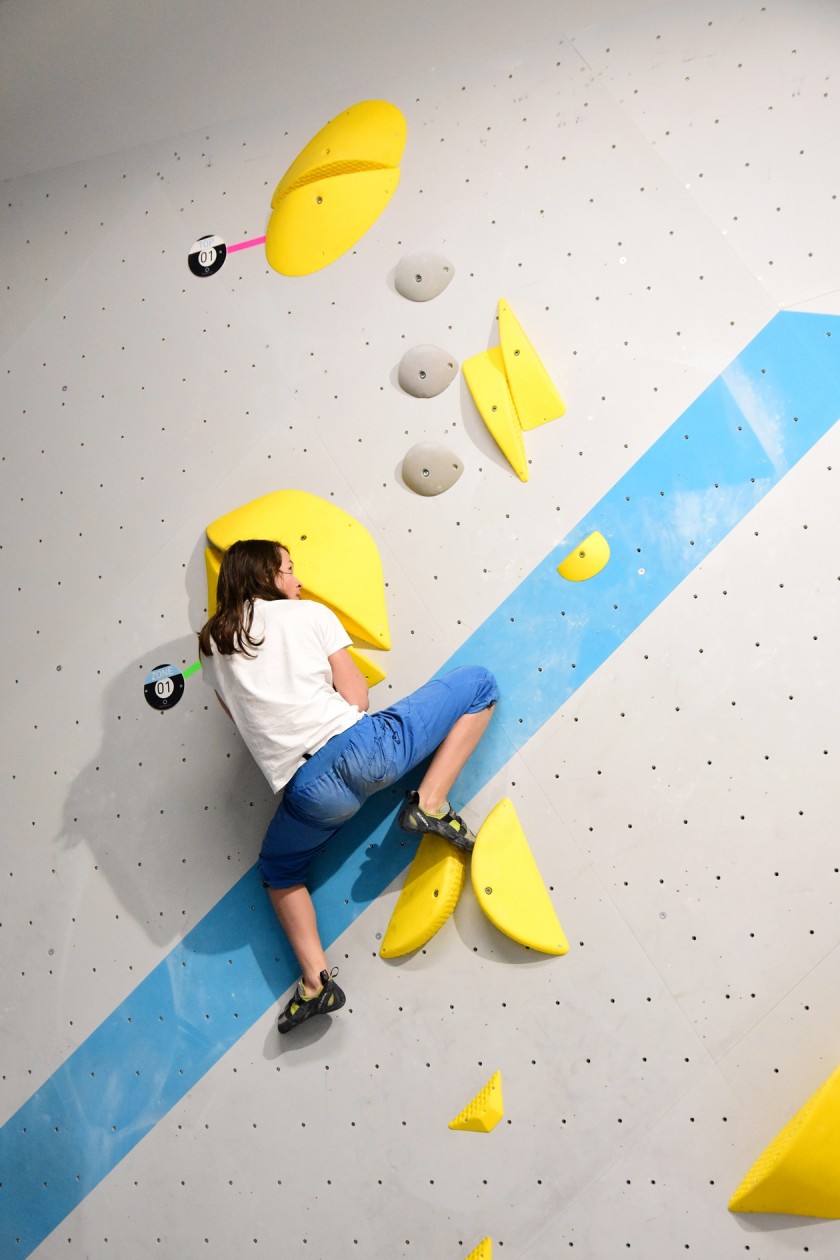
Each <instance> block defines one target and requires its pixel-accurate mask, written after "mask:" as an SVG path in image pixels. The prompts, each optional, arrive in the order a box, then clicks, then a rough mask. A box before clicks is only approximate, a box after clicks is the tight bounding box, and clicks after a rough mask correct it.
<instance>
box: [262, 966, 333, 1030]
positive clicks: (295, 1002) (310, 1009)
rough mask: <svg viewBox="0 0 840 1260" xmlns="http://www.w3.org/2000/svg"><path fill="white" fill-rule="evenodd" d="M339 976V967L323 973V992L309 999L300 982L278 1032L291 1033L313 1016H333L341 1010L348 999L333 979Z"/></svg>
mask: <svg viewBox="0 0 840 1260" xmlns="http://www.w3.org/2000/svg"><path fill="white" fill-rule="evenodd" d="M337 974H338V967H333V969H332V972H331V973H330V972H329V971H322V972H321V975H320V980H321V990H320V992H319V993H313V994H312V996H311V997H307V995H306V993H305V992H304V988H303V981H302V980H298V982H297V984H296V985H295V991H294V993H293V994H292V996H291V998H290V999H289V1001H288V1003H287V1004H286V1008H285V1010H283V1011H281V1013H280V1017H279V1019H278V1020H277V1031H278V1032H281V1033H287V1032H291V1030H292V1029H293V1028H296V1027H297V1025H298V1024H302V1023H303V1021H304V1020H305V1019H309V1018H310V1016H311V1015H332V1013H333V1011H338V1010H340V1009H341V1007H342V1006H343V1005H344V1003H345V1002H346V1001H347V998H346V997H345V995H344V990H343V989H340V988H339V987H338V985H337V984H336V982H335V980H334V978H333V977H334V976H336V975H337Z"/></svg>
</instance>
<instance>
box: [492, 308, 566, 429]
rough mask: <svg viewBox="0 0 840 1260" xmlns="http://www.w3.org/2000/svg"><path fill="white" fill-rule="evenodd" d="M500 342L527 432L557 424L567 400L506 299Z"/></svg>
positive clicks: (501, 314)
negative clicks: (555, 422) (550, 421)
mask: <svg viewBox="0 0 840 1260" xmlns="http://www.w3.org/2000/svg"><path fill="white" fill-rule="evenodd" d="M499 341H500V342H501V346H502V355H503V357H504V364H505V375H506V376H507V381H508V386H509V387H510V392H511V396H512V398H513V405H514V407H515V408H516V414H517V416H518V417H519V423H520V425H521V426H522V428H523V429H536V428H537V426H538V425H541V424H546V423H547V422H548V421H549V420H556V419H557V418H558V417H559V416H562V415H563V414H564V412H565V410H566V407H565V404H564V402H563V399H562V398H561V397H560V395H559V394H558V392H557V390H556V389H555V387H554V383H553V381H552V379H551V377H550V376H549V374H548V372H547V371H546V370H545V367H544V366H543V363H542V360H541V359H540V357H539V355H538V354H537V352H536V350H535V349H534V347H533V346H532V345H531V343H530V341H529V340H528V338H527V337H526V336H525V333H524V332H523V330H522V325H521V324H520V323H519V320H518V319H517V318H516V316H515V315H514V313H513V311H512V310H511V309H510V307H509V306H508V304H507V302H506V301H505V300H504V298H500V299H499Z"/></svg>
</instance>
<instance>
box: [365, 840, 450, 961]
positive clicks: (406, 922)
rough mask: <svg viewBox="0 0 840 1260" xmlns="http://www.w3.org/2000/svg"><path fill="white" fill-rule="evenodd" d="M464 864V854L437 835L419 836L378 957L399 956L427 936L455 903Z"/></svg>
mask: <svg viewBox="0 0 840 1260" xmlns="http://www.w3.org/2000/svg"><path fill="white" fill-rule="evenodd" d="M466 866H467V859H466V854H465V853H462V852H461V851H460V850H459V849H455V848H453V847H452V845H451V844H449V843H448V842H447V841H446V840H444V839H443V838H442V837H441V836H433V835H428V836H424V837H423V839H422V840H421V841H420V845H419V847H418V849H417V852H416V853H415V855H414V860H413V861H412V863H411V866H409V868H408V873H407V875H406V877H405V883H404V884H403V888H402V892H401V893H400V895H399V898H398V899H397V904H396V905H395V906H394V911H393V913H392V915H391V921H390V923H389V924H388V928H387V931H386V932H385V936H384V938H383V940H382V945H381V947H380V950H379V957H380V958H402V957H403V955H404V954H410V953H411V952H412V950H415V949H420V947H421V946H422V945H425V944H426V942H427V941H429V940H431V938H432V937H433V936H434V934H435V932H437V931H438V930H439V929H440V928H442V927H443V925H444V923H445V922H446V920H447V919H448V918H449V916H450V915H451V914H452V911H453V910H454V909H455V907H456V905H457V904H458V898H459V897H460V896H461V890H462V888H463V887H464V881H465V879H466Z"/></svg>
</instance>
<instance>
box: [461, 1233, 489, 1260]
mask: <svg viewBox="0 0 840 1260" xmlns="http://www.w3.org/2000/svg"><path fill="white" fill-rule="evenodd" d="M464 1260H493V1239H492V1238H482V1240H481V1242H480V1243H479V1244H478V1246H477V1247H475V1248H474V1249H473V1250H472V1251H471V1252H470V1254H469V1255H468V1256H464Z"/></svg>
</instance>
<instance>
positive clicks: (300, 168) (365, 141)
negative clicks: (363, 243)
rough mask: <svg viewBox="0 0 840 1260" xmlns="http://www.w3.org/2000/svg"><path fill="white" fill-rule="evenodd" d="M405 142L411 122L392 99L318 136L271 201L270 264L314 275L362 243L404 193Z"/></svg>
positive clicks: (359, 109)
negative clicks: (396, 195) (401, 183)
mask: <svg viewBox="0 0 840 1260" xmlns="http://www.w3.org/2000/svg"><path fill="white" fill-rule="evenodd" d="M405 138H406V121H405V118H404V117H403V115H402V114H401V113H400V111H399V110H398V109H397V107H396V106H395V105H391V104H389V102H388V101H360V102H359V103H358V104H357V105H351V106H350V108H349V109H347V110H345V111H344V113H343V114H340V115H339V116H338V117H337V118H333V119H332V121H331V122H328V123H327V125H326V126H325V127H323V128H322V129H321V130H320V131H319V132H318V134H317V135H316V136H313V138H312V139H311V140H310V141H309V143H308V144H307V145H306V146H305V147H304V148H303V149H302V150H301V152H300V153H299V154H298V156H297V157H296V158H295V160H294V162H292V164H291V166H290V167H289V169H288V170H287V171H286V173H285V175H284V176H283V178H282V179H281V180H280V182H279V184H278V185H277V187H276V189H275V190H274V196H273V197H272V199H271V206H272V214H271V218H270V220H269V223H268V228H267V229H266V241H265V253H266V258H267V259H268V262H269V264H270V266H272V267H273V268H274V270H275V271H279V272H280V273H281V274H282V275H286V276H304V275H309V274H310V273H311V272H313V271H320V269H321V268H322V267H326V266H327V265H328V264H329V263H331V262H334V261H335V259H336V258H339V257H340V256H341V255H342V254H344V253H346V251H347V250H348V249H350V248H351V247H352V246H353V245H355V244H356V242H357V241H358V240H359V239H360V238H361V237H362V236H364V234H365V232H366V231H367V230H368V228H370V227H371V226H372V225H373V224H374V223H375V222H376V220H377V219H378V218H379V215H380V214H381V213H382V211H383V210H384V209H385V207H386V206H387V204H388V202H389V201H390V200H391V198H392V197H393V195H394V192H395V191H396V188H397V184H398V183H399V179H400V172H399V161H400V158H401V157H402V153H403V149H404V148H405Z"/></svg>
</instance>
